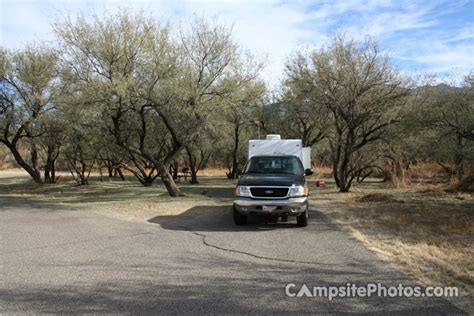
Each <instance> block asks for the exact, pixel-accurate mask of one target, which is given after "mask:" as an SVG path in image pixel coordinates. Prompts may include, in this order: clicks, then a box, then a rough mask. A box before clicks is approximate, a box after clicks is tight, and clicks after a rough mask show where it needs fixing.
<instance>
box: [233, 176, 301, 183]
mask: <svg viewBox="0 0 474 316" xmlns="http://www.w3.org/2000/svg"><path fill="white" fill-rule="evenodd" d="M304 183H305V179H304V176H297V175H290V174H244V175H242V176H241V177H240V179H239V182H238V185H246V186H253V185H259V186H267V185H268V186H292V185H293V184H294V185H304Z"/></svg>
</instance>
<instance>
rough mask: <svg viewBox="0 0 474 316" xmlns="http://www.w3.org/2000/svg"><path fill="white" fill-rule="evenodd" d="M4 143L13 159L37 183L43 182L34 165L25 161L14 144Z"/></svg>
mask: <svg viewBox="0 0 474 316" xmlns="http://www.w3.org/2000/svg"><path fill="white" fill-rule="evenodd" d="M4 144H5V145H6V146H7V147H8V149H10V152H11V153H12V154H13V157H14V158H15V161H16V162H17V164H19V165H20V167H22V168H23V169H24V170H25V171H26V172H28V174H29V175H30V176H31V177H32V178H33V181H35V182H36V183H38V184H43V183H44V182H43V179H41V173H40V171H39V170H38V169H37V168H36V167H35V166H30V165H29V164H28V163H26V161H25V160H24V159H23V157H21V155H20V153H19V152H18V150H17V149H16V145H15V144H11V143H7V142H4Z"/></svg>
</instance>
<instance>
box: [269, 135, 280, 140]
mask: <svg viewBox="0 0 474 316" xmlns="http://www.w3.org/2000/svg"><path fill="white" fill-rule="evenodd" d="M275 139H281V137H280V135H279V134H268V135H267V140H275Z"/></svg>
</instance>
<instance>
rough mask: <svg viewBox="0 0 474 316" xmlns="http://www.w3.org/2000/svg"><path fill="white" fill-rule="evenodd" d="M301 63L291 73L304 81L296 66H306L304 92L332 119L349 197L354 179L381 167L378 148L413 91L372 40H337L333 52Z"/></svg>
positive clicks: (334, 148)
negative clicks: (378, 165)
mask: <svg viewBox="0 0 474 316" xmlns="http://www.w3.org/2000/svg"><path fill="white" fill-rule="evenodd" d="M297 59H298V63H291V62H290V63H289V64H288V67H287V69H288V72H289V73H290V74H291V76H292V77H297V76H301V75H300V68H299V67H298V68H296V67H294V65H295V64H301V63H304V69H305V72H304V76H305V78H306V79H305V85H306V87H304V91H307V93H308V98H311V99H312V100H315V101H316V102H317V106H318V107H322V108H323V112H326V113H327V116H326V120H327V122H328V126H329V130H328V140H329V145H330V148H331V160H332V167H333V175H334V179H335V181H336V184H337V186H338V187H339V190H340V191H341V192H348V191H349V189H350V187H351V185H352V182H353V180H354V179H364V178H365V177H367V176H368V175H369V174H370V172H371V171H372V170H373V169H374V167H376V161H377V158H378V157H379V156H380V155H381V152H379V151H377V149H376V146H375V145H376V143H377V142H379V141H381V140H382V139H383V136H384V133H385V131H386V128H387V127H388V126H389V125H390V124H392V123H394V122H396V121H397V119H398V109H399V108H400V106H402V105H404V104H405V102H407V100H408V96H409V94H410V90H409V89H408V88H407V86H406V85H405V82H404V80H403V79H402V78H401V76H400V75H399V73H398V72H397V70H396V69H395V68H394V67H393V66H392V65H391V64H390V61H389V59H388V57H387V56H385V55H382V54H380V52H379V49H378V47H377V45H376V44H375V43H374V42H372V41H370V40H367V41H365V42H364V43H356V42H354V41H352V40H350V41H347V40H345V39H344V38H340V37H339V38H335V39H334V41H333V42H332V44H331V45H330V46H329V47H327V48H323V49H320V50H316V51H313V52H312V53H311V54H310V55H309V56H303V55H302V54H299V55H298V56H297ZM318 112H319V111H318ZM318 112H317V113H315V114H316V115H317V114H318Z"/></svg>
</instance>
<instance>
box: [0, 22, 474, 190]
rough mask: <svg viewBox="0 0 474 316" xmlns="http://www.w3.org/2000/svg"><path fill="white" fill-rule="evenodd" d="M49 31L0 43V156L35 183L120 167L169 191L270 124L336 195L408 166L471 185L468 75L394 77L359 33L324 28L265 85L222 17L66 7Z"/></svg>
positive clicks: (231, 155)
mask: <svg viewBox="0 0 474 316" xmlns="http://www.w3.org/2000/svg"><path fill="white" fill-rule="evenodd" d="M55 30H56V35H57V42H56V43H55V45H53V46H44V45H37V44H36V45H34V44H32V45H29V46H28V47H25V48H24V49H21V50H14V51H13V50H7V49H4V48H2V49H1V50H0V82H1V83H0V89H1V94H0V97H1V98H0V143H1V147H0V150H1V151H0V155H1V162H2V164H3V165H5V166H8V164H10V165H11V166H19V167H21V168H23V169H24V170H25V171H26V172H27V173H28V174H29V175H30V176H31V178H32V179H33V180H34V181H35V182H36V183H37V184H39V185H41V184H44V183H48V184H52V183H56V182H57V181H58V176H57V170H60V171H69V172H70V173H71V175H72V176H73V178H74V179H75V181H76V182H77V183H78V184H81V185H87V184H88V183H89V176H90V174H91V172H93V171H94V172H95V171H98V172H100V173H101V174H102V173H104V174H105V176H106V177H107V176H108V177H119V178H122V179H123V178H124V173H127V174H132V175H133V176H134V177H135V178H136V180H137V181H138V182H139V183H140V184H142V185H143V186H146V187H148V186H151V185H153V184H154V183H155V182H156V181H155V180H156V179H160V181H159V183H160V184H162V185H164V186H165V188H166V189H167V192H168V193H169V195H170V196H174V197H177V196H182V195H183V192H181V190H180V188H179V185H177V184H176V179H177V178H178V176H179V175H180V174H181V173H183V169H184V171H185V172H186V173H189V175H190V177H189V180H190V181H191V183H194V184H197V183H199V176H198V174H199V172H201V171H202V170H203V169H205V168H206V167H213V168H221V169H225V170H226V171H225V172H224V173H225V175H226V176H227V177H228V178H229V179H234V178H236V177H237V173H236V170H237V169H238V168H241V167H242V166H243V164H244V163H245V160H246V144H247V140H248V139H250V138H258V137H261V136H262V135H264V134H265V133H277V134H281V135H282V137H284V138H301V139H302V140H303V142H304V145H305V146H312V151H313V157H314V159H313V160H314V161H315V162H317V163H318V164H321V165H324V166H330V167H331V173H332V177H333V178H334V180H335V183H336V185H337V187H338V188H339V191H340V192H348V191H350V190H351V188H352V187H353V184H354V183H361V182H362V181H364V179H366V178H368V177H373V176H379V177H381V178H383V179H384V181H386V182H389V183H391V184H392V185H395V186H403V185H405V184H406V183H409V182H410V181H417V179H415V178H413V177H410V176H408V175H409V174H410V173H411V172H410V170H411V169H413V168H416V166H417V165H419V164H434V165H436V166H439V167H440V168H441V169H440V170H441V171H440V172H439V173H438V174H436V175H435V177H433V179H434V180H435V181H441V182H445V183H451V184H453V183H454V182H459V181H464V182H463V183H464V185H463V186H461V187H462V188H463V189H464V188H469V187H470V186H471V187H472V185H471V184H472V164H473V157H474V146H473V140H474V135H473V131H474V125H473V124H474V105H473V91H474V87H473V84H474V81H473V80H474V79H473V75H472V73H471V74H465V80H464V81H463V82H462V83H456V84H452V85H449V84H434V82H435V81H433V80H434V78H430V77H427V78H426V79H423V80H421V79H420V77H415V75H413V76H408V75H406V74H405V75H402V74H401V73H400V72H399V71H398V69H397V68H396V67H395V66H394V65H393V63H392V62H391V60H390V58H389V56H388V55H387V54H385V53H382V52H381V50H380V48H379V47H378V45H377V43H376V42H374V41H372V40H370V39H368V40H366V41H364V42H356V41H354V40H352V39H350V38H346V37H344V36H336V37H335V38H334V39H333V40H332V42H331V43H330V44H329V45H328V46H325V47H323V48H320V49H314V50H309V51H308V50H306V51H300V52H296V53H295V54H293V55H291V56H289V57H288V61H287V65H286V70H285V73H284V74H283V78H284V79H283V81H282V82H281V85H280V87H279V89H277V90H276V91H275V90H273V91H270V90H269V89H268V88H267V87H266V86H265V83H264V81H263V80H262V79H261V77H260V76H259V74H260V71H261V69H262V67H263V65H262V63H261V62H259V61H258V60H257V59H256V58H254V57H252V55H251V53H249V52H246V51H245V50H243V49H242V48H240V47H239V46H238V44H237V43H236V42H235V41H234V40H233V38H232V32H231V28H229V27H227V26H224V25H215V24H213V23H210V22H207V21H206V20H204V19H195V20H194V21H193V22H192V23H191V25H189V27H181V28H178V27H176V26H170V25H168V24H164V23H162V24H161V23H159V22H157V21H156V20H154V19H152V18H150V17H147V16H146V15H144V14H141V13H138V14H135V13H133V14H131V13H130V14H129V13H120V14H116V15H109V16H100V17H99V16H96V17H95V18H93V19H88V20H86V19H85V18H83V17H80V16H78V17H74V18H67V19H64V20H62V21H59V22H58V23H57V24H56V25H55ZM433 179H431V180H433ZM469 179H471V180H469ZM461 187H460V188H461Z"/></svg>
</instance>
